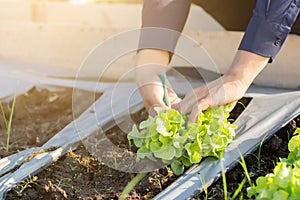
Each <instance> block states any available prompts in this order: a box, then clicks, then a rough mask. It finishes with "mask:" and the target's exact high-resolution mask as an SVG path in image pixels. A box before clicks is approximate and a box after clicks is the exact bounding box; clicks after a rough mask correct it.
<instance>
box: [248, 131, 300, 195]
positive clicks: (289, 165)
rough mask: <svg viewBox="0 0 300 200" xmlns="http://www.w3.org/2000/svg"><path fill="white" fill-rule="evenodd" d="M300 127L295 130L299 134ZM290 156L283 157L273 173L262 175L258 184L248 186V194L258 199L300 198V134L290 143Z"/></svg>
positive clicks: (257, 180)
mask: <svg viewBox="0 0 300 200" xmlns="http://www.w3.org/2000/svg"><path fill="white" fill-rule="evenodd" d="M299 133H300V129H299V128H298V129H297V130H296V131H295V134H299ZM288 148H289V151H290V153H289V155H288V158H285V159H281V161H280V162H278V163H277V164H276V166H275V168H274V170H273V173H270V174H267V175H266V176H260V177H258V178H257V179H256V185H253V186H251V187H249V188H247V196H248V197H252V196H255V197H256V199H270V200H271V199H299V196H300V176H299V172H300V135H296V136H293V137H292V138H291V140H290V141H289V143H288Z"/></svg>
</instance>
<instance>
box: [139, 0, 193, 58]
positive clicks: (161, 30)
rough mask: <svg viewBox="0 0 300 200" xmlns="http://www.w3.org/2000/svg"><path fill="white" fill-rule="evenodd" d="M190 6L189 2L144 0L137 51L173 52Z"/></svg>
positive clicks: (188, 0) (183, 0)
mask: <svg viewBox="0 0 300 200" xmlns="http://www.w3.org/2000/svg"><path fill="white" fill-rule="evenodd" d="M190 5H191V1H190V0H144V3H143V11H142V29H141V35H140V42H139V49H145V48H151V49H160V50H166V51H169V52H174V49H175V46H176V43H177V40H178V38H179V36H180V34H181V31H182V30H183V27H184V25H185V22H186V19H187V16H188V13H189V10H190Z"/></svg>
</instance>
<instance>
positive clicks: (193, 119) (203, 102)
mask: <svg viewBox="0 0 300 200" xmlns="http://www.w3.org/2000/svg"><path fill="white" fill-rule="evenodd" d="M210 106H211V105H210V103H209V101H208V99H207V98H205V99H202V100H201V101H199V102H198V103H197V104H196V105H195V106H194V107H193V110H192V112H191V114H190V118H189V123H195V122H196V120H197V117H198V115H199V114H200V113H201V111H203V110H206V109H207V108H209V107H210Z"/></svg>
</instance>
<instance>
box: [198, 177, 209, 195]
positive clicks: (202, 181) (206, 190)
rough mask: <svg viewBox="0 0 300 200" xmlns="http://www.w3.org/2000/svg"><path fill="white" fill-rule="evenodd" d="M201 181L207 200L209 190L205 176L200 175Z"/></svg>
mask: <svg viewBox="0 0 300 200" xmlns="http://www.w3.org/2000/svg"><path fill="white" fill-rule="evenodd" d="M200 180H201V183H202V185H203V189H204V193H205V199H206V200H207V199H208V189H207V184H206V182H205V179H204V177H203V176H201V175H200Z"/></svg>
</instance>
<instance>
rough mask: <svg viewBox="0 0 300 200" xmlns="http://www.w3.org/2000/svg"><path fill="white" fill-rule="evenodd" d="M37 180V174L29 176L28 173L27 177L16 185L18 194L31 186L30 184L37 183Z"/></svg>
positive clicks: (20, 194)
mask: <svg viewBox="0 0 300 200" xmlns="http://www.w3.org/2000/svg"><path fill="white" fill-rule="evenodd" d="M37 180H38V177H37V176H32V177H31V176H30V175H29V177H28V178H27V179H25V180H24V181H22V183H20V184H19V185H18V187H19V188H20V191H18V192H17V193H18V196H22V194H23V192H24V190H25V189H27V188H29V187H31V185H32V184H35V185H37Z"/></svg>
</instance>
